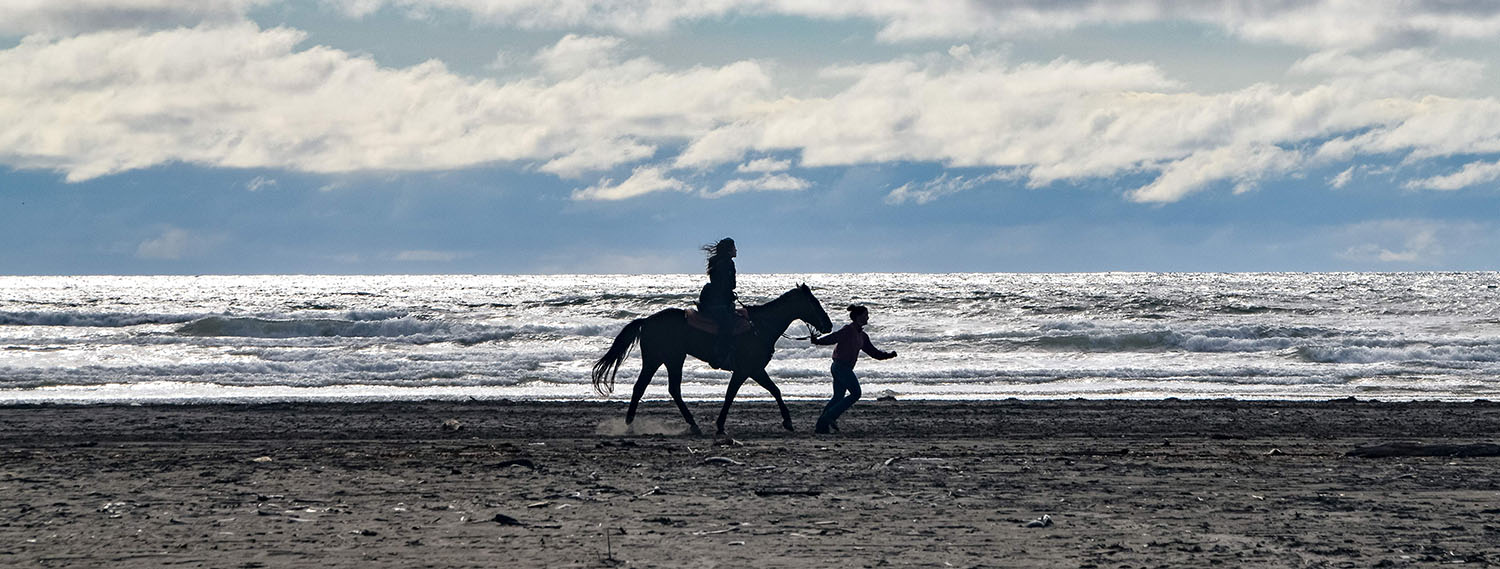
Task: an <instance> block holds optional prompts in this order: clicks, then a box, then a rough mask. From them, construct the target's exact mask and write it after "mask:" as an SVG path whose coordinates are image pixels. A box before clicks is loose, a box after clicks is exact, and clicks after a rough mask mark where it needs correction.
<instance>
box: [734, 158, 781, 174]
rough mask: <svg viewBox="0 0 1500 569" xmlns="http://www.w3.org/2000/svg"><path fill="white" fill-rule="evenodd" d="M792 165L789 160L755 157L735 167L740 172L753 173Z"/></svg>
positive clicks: (776, 169) (771, 170)
mask: <svg viewBox="0 0 1500 569" xmlns="http://www.w3.org/2000/svg"><path fill="white" fill-rule="evenodd" d="M791 167H792V161H791V160H777V159H775V158H757V159H755V160H751V161H749V162H746V163H744V164H740V165H739V166H738V167H736V168H735V171H736V172H739V173H741V174H754V173H763V172H781V171H784V170H786V169H788V168H791Z"/></svg>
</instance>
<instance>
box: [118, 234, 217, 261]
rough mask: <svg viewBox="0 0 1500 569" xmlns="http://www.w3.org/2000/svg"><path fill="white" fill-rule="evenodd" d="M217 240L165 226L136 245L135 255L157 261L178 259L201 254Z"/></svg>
mask: <svg viewBox="0 0 1500 569" xmlns="http://www.w3.org/2000/svg"><path fill="white" fill-rule="evenodd" d="M218 241H219V239H218V238H216V237H212V236H205V235H199V234H196V233H194V232H191V231H188V230H186V229H182V228H178V227H167V228H165V229H163V230H162V231H161V233H160V234H158V235H157V236H156V237H152V238H150V239H147V240H145V241H142V242H141V243H140V245H138V246H136V248H135V256H136V257H137V258H140V259H149V260H157V261H178V260H182V259H186V258H189V257H196V256H199V255H202V254H204V253H206V252H208V250H209V249H212V248H213V247H214V246H215V244H217V243H218Z"/></svg>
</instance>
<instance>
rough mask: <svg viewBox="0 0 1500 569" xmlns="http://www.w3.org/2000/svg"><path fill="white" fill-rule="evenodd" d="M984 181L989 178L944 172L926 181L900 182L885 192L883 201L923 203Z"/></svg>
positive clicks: (969, 188)
mask: <svg viewBox="0 0 1500 569" xmlns="http://www.w3.org/2000/svg"><path fill="white" fill-rule="evenodd" d="M986 181H989V179H988V178H968V177H964V176H949V175H947V174H944V175H942V176H938V177H937V178H936V179H933V180H928V181H926V182H921V183H918V182H907V183H905V184H902V185H901V187H899V188H896V189H894V190H891V193H889V194H886V196H885V203H888V204H893V205H894V204H903V203H906V202H916V203H918V204H925V203H928V202H931V201H933V200H936V199H938V198H941V197H944V196H948V195H952V194H956V193H959V192H966V191H969V190H972V189H974V188H976V187H979V185H980V184H983V183H984V182H986Z"/></svg>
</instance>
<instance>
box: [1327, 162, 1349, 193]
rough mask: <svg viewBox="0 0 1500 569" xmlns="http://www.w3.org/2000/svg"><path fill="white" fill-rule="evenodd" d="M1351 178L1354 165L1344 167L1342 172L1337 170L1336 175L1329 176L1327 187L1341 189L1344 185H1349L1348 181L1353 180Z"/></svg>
mask: <svg viewBox="0 0 1500 569" xmlns="http://www.w3.org/2000/svg"><path fill="white" fill-rule="evenodd" d="M1353 179H1354V166H1350V167H1348V168H1346V169H1345V170H1344V171H1343V172H1339V173H1338V175H1336V176H1334V177H1332V178H1329V180H1328V187H1330V188H1333V189H1335V190H1341V189H1343V188H1344V186H1347V185H1349V182H1350V181H1351V180H1353Z"/></svg>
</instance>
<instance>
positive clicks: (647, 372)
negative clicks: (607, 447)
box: [625, 358, 661, 425]
mask: <svg viewBox="0 0 1500 569" xmlns="http://www.w3.org/2000/svg"><path fill="white" fill-rule="evenodd" d="M660 367H661V362H656V361H650V360H646V359H644V358H643V359H642V360H641V377H640V378H639V379H637V380H635V390H634V391H632V392H631V393H630V409H629V410H627V411H625V424H626V425H629V424H631V423H633V422H635V407H636V405H639V404H640V403H641V397H643V396H645V395H646V386H648V385H651V376H654V375H656V370H657V368H660Z"/></svg>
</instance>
